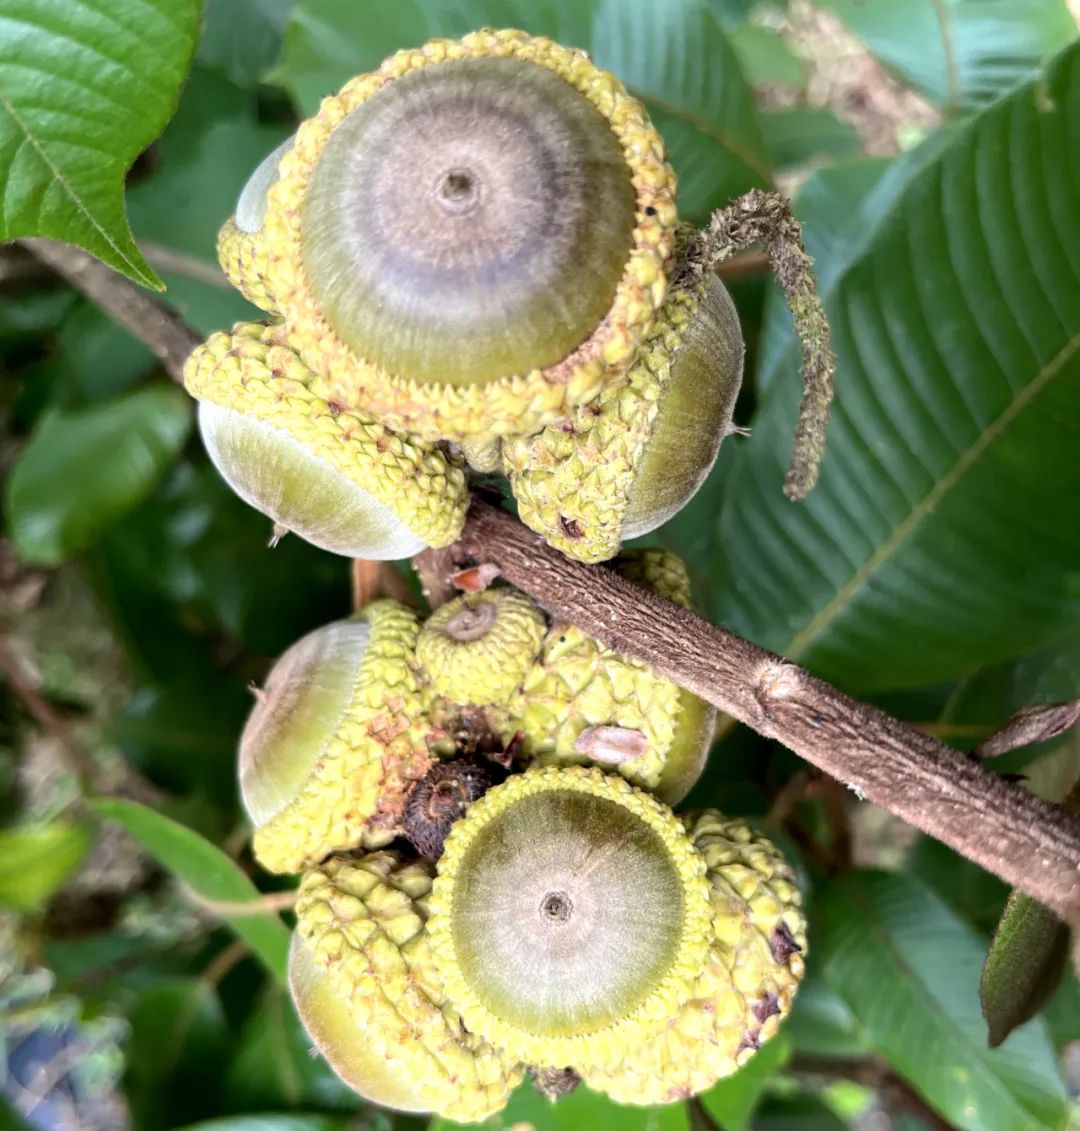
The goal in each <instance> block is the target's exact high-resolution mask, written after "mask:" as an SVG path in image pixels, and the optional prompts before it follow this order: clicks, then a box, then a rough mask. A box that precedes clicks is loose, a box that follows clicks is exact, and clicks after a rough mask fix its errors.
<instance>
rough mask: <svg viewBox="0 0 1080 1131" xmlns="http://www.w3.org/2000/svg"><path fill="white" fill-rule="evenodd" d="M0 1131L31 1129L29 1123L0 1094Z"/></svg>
mask: <svg viewBox="0 0 1080 1131" xmlns="http://www.w3.org/2000/svg"><path fill="white" fill-rule="evenodd" d="M0 1131H33V1129H32V1128H31V1126H30V1124H29V1123H27V1122H26V1120H24V1119H23V1117H22V1116H21V1115H20V1114H19V1113H18V1112H17V1111H16V1110H15V1109H14V1108H13V1107H11V1106H9V1104H8V1101H7V1100H6V1099H5V1098H4V1097H3V1096H0Z"/></svg>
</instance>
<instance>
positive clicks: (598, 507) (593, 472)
mask: <svg viewBox="0 0 1080 1131" xmlns="http://www.w3.org/2000/svg"><path fill="white" fill-rule="evenodd" d="M742 368H743V339H742V331H741V329H740V327H739V319H738V315H737V314H736V311H735V305H734V303H733V302H732V301H731V297H730V296H729V295H728V293H727V291H726V290H725V288H724V285H723V283H721V282H720V280H719V279H717V278H716V277H715V276H712V275H708V276H705V277H703V278H702V277H697V276H694V275H692V274H691V275H690V276H688V277H687V278H685V279H684V280H683V281H682V282H679V283H676V285H675V286H674V288H673V289H672V290H671V292H670V293H669V295H668V299H667V302H666V303H665V304H664V307H663V309H662V310H661V312H660V320H659V322H658V323H657V325H656V327H655V328H654V329H653V331H652V333H651V334H650V335H649V337H648V338H647V339H646V340H645V343H644V345H643V346H642V348H641V351H640V352H639V354H638V356H637V360H636V361H635V362H634V364H633V365H632V367H631V368H630V370H629V372H628V373H627V375H626V377H625V378H624V379H622V380H619V381H613V382H612V383H610V384H608V385H607V386H605V388H604V389H603V390H602V391H601V393H600V395H599V397H597V398H596V399H595V400H593V401H591V402H589V403H588V404H586V405H582V406H579V407H578V408H576V409H574V411H573V412H572V413H571V414H570V416H569V417H568V418H566V419H564V420H561V421H557V422H556V423H555V424H552V425H549V426H548V427H547V428H545V429H543V430H542V431H541V432H539V433H537V434H536V435H534V436H528V437H516V438H512V439H507V440H505V441H504V442H503V445H502V451H501V456H502V464H503V466H504V467H505V470H506V473H507V474H508V476H509V478H510V485H511V487H512V489H513V492H514V497H515V498H516V499H517V502H518V513H519V515H520V517H521V520H522V522H524V523H525V524H526V525H527V526H530V527H531V528H532V529H533V530H535V531H536V532H537V533H538V534H540V535H542V536H543V538H544V540H545V541H546V542H548V543H549V544H550V545H552V546H555V547H556V548H557V549H559V550H562V552H563V553H564V554H566V555H567V556H568V557H571V558H576V559H578V560H579V561H584V562H600V561H605V560H607V559H608V558H611V557H613V556H614V555H615V554H617V553H618V551H619V547H620V546H621V544H622V543H623V542H624V541H626V540H628V539H630V538H638V537H640V536H641V535H643V534H648V533H649V532H650V531H652V530H655V529H656V528H657V527H658V526H661V525H662V524H663V523H665V522H667V520H668V519H669V518H671V517H672V516H673V515H675V514H676V513H678V511H680V510H681V509H682V508H683V507H684V506H685V505H686V503H688V502H689V501H690V499H691V498H692V497H693V496H694V494H695V493H696V492H697V490H698V488H699V487H700V486H701V485H702V483H704V481H705V478H706V476H707V475H708V474H709V471H710V470H711V469H712V466H713V464H714V463H715V462H716V457H717V455H718V454H719V451H720V443H721V441H722V440H723V439H724V437H725V436H727V435H729V434H730V433H731V432H734V431H737V429H736V428H735V426H734V424H733V423H732V413H733V412H734V410H735V401H736V398H737V396H738V393H739V387H740V385H741V384H742Z"/></svg>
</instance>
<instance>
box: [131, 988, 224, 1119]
mask: <svg viewBox="0 0 1080 1131" xmlns="http://www.w3.org/2000/svg"><path fill="white" fill-rule="evenodd" d="M129 1022H130V1024H131V1038H130V1040H129V1041H128V1045H127V1049H128V1055H127V1079H126V1081H125V1083H126V1091H127V1094H128V1099H129V1101H130V1103H131V1106H132V1116H133V1126H135V1127H138V1128H139V1129H140V1131H153V1129H154V1128H158V1127H161V1128H165V1127H175V1126H176V1125H177V1124H178V1123H186V1122H188V1121H190V1120H193V1119H199V1118H202V1117H203V1116H207V1115H211V1114H213V1113H214V1111H215V1109H216V1108H217V1103H218V1093H219V1082H220V1079H221V1066H222V1064H223V1063H224V1061H225V1057H226V1055H227V1052H228V1031H227V1029H226V1025H225V1017H224V1014H223V1013H222V1010H221V1003H220V1001H219V1000H218V997H217V994H216V993H215V992H214V990H213V989H211V987H210V986H208V985H206V984H205V983H203V982H200V981H196V980H193V979H190V980H189V979H184V978H173V979H165V980H162V981H160V982H158V983H157V984H155V985H153V986H151V987H150V988H148V989H145V990H144V991H143V992H142V993H141V994H140V996H139V998H138V1000H137V1002H136V1004H135V1008H134V1011H133V1012H132V1014H131V1016H130V1017H129Z"/></svg>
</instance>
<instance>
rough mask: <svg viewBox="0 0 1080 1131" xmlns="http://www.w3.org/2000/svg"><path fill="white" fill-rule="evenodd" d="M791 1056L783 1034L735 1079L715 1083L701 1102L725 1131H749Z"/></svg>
mask: <svg viewBox="0 0 1080 1131" xmlns="http://www.w3.org/2000/svg"><path fill="white" fill-rule="evenodd" d="M790 1056H791V1045H790V1043H789V1042H788V1039H787V1037H786V1036H785V1035H784V1034H783V1033H781V1034H780V1035H779V1036H777V1037H774V1038H773V1039H772V1040H771V1041H769V1042H768V1043H767V1044H766V1045H765V1046H764V1047H763V1048H762V1049H761V1051H760V1052H758V1053H755V1054H754V1056H753V1057H751V1059H750V1060H749V1061H747V1063H746V1064H745V1065H744V1066H743V1067H742V1068H740V1069H739V1071H738V1072H736V1073H735V1074H734V1076H728V1077H727V1078H726V1079H724V1080H721V1081H719V1083H717V1084H714V1085H713V1086H712V1087H711V1088H710V1089H709V1090H708V1091H707V1092H705V1093H703V1094H702V1095H701V1096H700V1103H701V1104H702V1105H703V1106H704V1108H705V1111H706V1112H708V1114H709V1116H710V1117H711V1118H712V1119H713V1121H714V1122H715V1124H716V1126H718V1127H722V1128H723V1129H724V1131H747V1128H749V1127H750V1126H751V1123H750V1120H751V1117H752V1116H753V1114H754V1111H755V1110H756V1108H757V1106H758V1103H759V1102H760V1100H761V1097H762V1096H763V1095H764V1094H765V1089H766V1087H767V1086H768V1083H769V1081H770V1079H771V1078H772V1077H773V1075H775V1073H776V1072H777V1071H778V1070H779V1069H780V1068H781V1067H782V1066H783V1065H784V1063H785V1062H786V1061H787V1060H788V1058H789V1057H790Z"/></svg>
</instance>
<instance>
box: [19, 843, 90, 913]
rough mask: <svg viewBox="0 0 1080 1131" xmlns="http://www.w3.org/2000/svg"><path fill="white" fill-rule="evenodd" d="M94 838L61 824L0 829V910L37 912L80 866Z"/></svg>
mask: <svg viewBox="0 0 1080 1131" xmlns="http://www.w3.org/2000/svg"><path fill="white" fill-rule="evenodd" d="M92 841H93V836H92V834H91V833H90V830H89V829H87V828H86V826H85V825H72V824H68V823H67V822H64V821H53V822H52V824H48V825H39V826H37V827H34V828H24V829H0V907H4V908H7V909H8V910H9V911H22V912H30V911H40V910H41V909H42V908H43V907H44V906H45V904H47V903H48V902H49V900H50V899H51V898H52V897H53V895H54V894H55V892H56V891H57V889H58V888H60V887H61V886H62V885H63V883H64V881H65V880H67V878H68V877H69V876H70V875H71V874H72V873H73V872H74V871H75V870H76V869H77V868H78V867H79V865H80V864H81V863H82V862H83V858H84V857H85V856H86V853H87V852H88V851H89V849H90V845H91V843H92Z"/></svg>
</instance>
